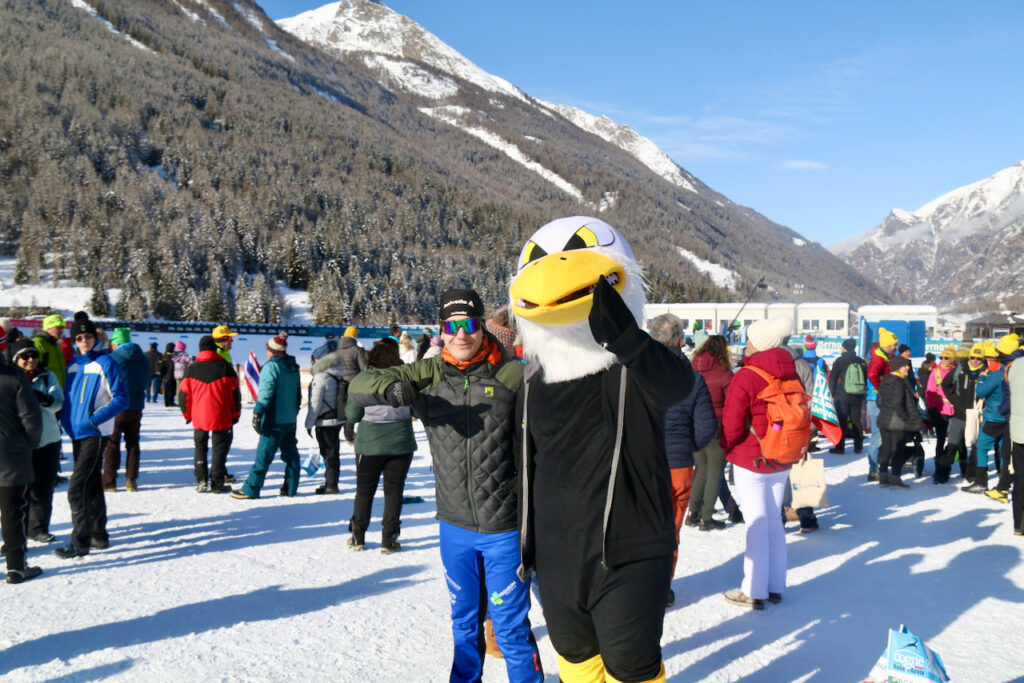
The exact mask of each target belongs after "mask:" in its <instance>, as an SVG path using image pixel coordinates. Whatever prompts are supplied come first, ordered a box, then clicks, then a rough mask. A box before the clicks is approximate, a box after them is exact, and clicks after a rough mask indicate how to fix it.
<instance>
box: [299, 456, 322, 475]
mask: <svg viewBox="0 0 1024 683" xmlns="http://www.w3.org/2000/svg"><path fill="white" fill-rule="evenodd" d="M302 469H303V470H305V472H306V474H308V475H309V476H311V477H315V476H317V475H318V474H319V473H320V472H323V471H324V470H325V469H327V468H326V466H325V465H324V459H323V458H321V457H320V454H319V453H310V454H309V455H307V456H306V459H305V460H304V461H303V462H302Z"/></svg>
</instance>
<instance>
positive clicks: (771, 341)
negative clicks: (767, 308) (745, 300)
mask: <svg viewBox="0 0 1024 683" xmlns="http://www.w3.org/2000/svg"><path fill="white" fill-rule="evenodd" d="M792 331H793V320H792V319H791V318H790V317H789V316H788V315H777V316H775V317H774V318H768V319H767V320H758V321H757V322H753V323H751V324H750V327H748V328H747V341H749V342H750V343H751V344H753V345H754V347H755V348H756V349H757V350H758V351H767V350H768V349H774V348H775V347H777V346H782V345H783V344H784V343H785V342H786V340H787V339H789V335H790V333H791V332H792Z"/></svg>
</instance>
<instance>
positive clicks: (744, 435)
mask: <svg viewBox="0 0 1024 683" xmlns="http://www.w3.org/2000/svg"><path fill="white" fill-rule="evenodd" d="M743 362H744V365H745V366H746V365H753V366H754V367H757V368H760V369H762V370H764V371H765V372H767V373H768V374H770V375H772V376H773V377H775V378H777V379H799V377H797V374H796V365H794V364H793V356H792V355H790V353H789V351H788V350H786V349H785V348H782V347H776V348H774V349H768V350H767V351H761V352H759V353H755V354H754V355H753V356H749V357H748V358H746V359H745V360H744V361H743ZM766 386H768V382H766V381H765V380H764V379H763V378H762V377H761V376H760V375H759V374H757V373H756V372H754V371H753V370H745V369H744V368H740V369H739V370H737V371H736V374H734V375H733V378H732V382H731V383H730V384H729V393H728V394H727V395H726V397H725V407H724V408H723V409H722V447H723V448H724V449H725V454H726V455H725V459H726V460H728V461H729V462H731V463H732V464H734V465H737V466H738V467H742V468H744V469H747V470H751V471H752V472H766V473H771V472H779V471H780V470H783V469H789V468H790V467H791V465H780V464H779V463H772V464H769V463H767V462H765V463H764V464H762V465H755V464H754V460H755V459H756V458H759V457H760V456H761V446H760V444H758V442H757V439H758V438H761V437H763V436H764V434H765V432H766V431H767V430H768V420H767V419H766V418H765V402H764V401H762V400H761V399H759V398H758V397H757V395H758V394H759V393H761V390H762V389H764V388H765V387H766ZM750 425H753V427H754V431H755V432H757V438H755V437H754V435H753V434H751V433H750V429H749V426H750Z"/></svg>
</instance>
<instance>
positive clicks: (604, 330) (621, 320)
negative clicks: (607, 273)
mask: <svg viewBox="0 0 1024 683" xmlns="http://www.w3.org/2000/svg"><path fill="white" fill-rule="evenodd" d="M589 322H590V333H591V334H592V335H594V341H596V342H597V343H598V344H600V345H601V346H604V347H607V346H608V345H609V344H611V343H612V342H614V341H615V340H616V339H618V338H619V337H621V336H622V335H623V334H624V333H625V332H626V330H628V329H629V328H631V327H636V318H634V317H633V313H632V312H630V310H629V308H628V307H627V306H626V302H625V301H623V300H622V297H621V296H619V293H618V292H616V291H615V288H614V287H612V286H611V285H610V284H608V281H607V280H605V279H604V277H603V276H602V277H599V278H597V284H596V285H594V303H593V304H592V305H591V307H590V318H589Z"/></svg>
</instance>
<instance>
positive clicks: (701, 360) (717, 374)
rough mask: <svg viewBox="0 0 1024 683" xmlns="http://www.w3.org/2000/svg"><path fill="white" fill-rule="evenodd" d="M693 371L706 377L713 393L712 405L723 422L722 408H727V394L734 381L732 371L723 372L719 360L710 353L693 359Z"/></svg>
mask: <svg viewBox="0 0 1024 683" xmlns="http://www.w3.org/2000/svg"><path fill="white" fill-rule="evenodd" d="M693 369H694V370H696V371H697V372H699V373H700V374H701V375H702V376H703V377H704V383H705V384H707V385H708V392H710V393H711V404H712V405H713V406H714V407H715V417H717V418H718V421H719V422H721V420H722V408H723V406H725V392H726V390H727V389H728V388H729V382H731V381H732V371H730V370H723V369H722V366H720V365H719V364H718V360H717V359H716V358H715V357H714V356H712V355H711V354H710V353H702V354H700V355H699V356H694V357H693Z"/></svg>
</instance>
